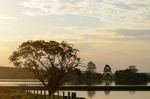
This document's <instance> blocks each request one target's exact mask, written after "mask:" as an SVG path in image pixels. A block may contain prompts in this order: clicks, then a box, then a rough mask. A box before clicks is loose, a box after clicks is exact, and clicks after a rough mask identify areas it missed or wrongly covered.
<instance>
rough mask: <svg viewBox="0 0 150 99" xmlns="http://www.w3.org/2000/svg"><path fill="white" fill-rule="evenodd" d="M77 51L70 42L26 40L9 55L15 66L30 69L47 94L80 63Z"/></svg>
mask: <svg viewBox="0 0 150 99" xmlns="http://www.w3.org/2000/svg"><path fill="white" fill-rule="evenodd" d="M78 54H79V51H78V50H77V49H76V48H73V45H72V44H69V43H67V42H64V41H63V42H60V43H59V42H56V41H48V42H47V41H43V40H37V41H32V40H31V41H27V42H24V43H22V44H21V45H20V46H19V47H18V49H17V51H14V52H13V53H12V55H11V56H10V57H9V59H10V61H11V62H12V63H13V64H14V65H15V66H17V67H20V68H27V69H29V70H31V71H32V72H33V73H34V75H35V77H36V78H37V79H39V81H41V82H42V84H43V85H44V86H45V88H46V89H47V90H48V92H49V95H51V94H52V93H54V92H55V91H56V90H57V89H58V88H59V87H60V86H61V85H62V84H63V83H64V82H65V81H67V79H66V78H67V75H69V74H70V73H72V72H73V71H74V70H75V69H76V67H78V66H79V65H80V58H79V55H78Z"/></svg>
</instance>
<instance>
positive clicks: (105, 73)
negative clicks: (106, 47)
mask: <svg viewBox="0 0 150 99" xmlns="http://www.w3.org/2000/svg"><path fill="white" fill-rule="evenodd" d="M111 73H112V71H111V67H110V66H109V65H108V64H106V65H105V67H104V75H106V76H107V75H110V74H111Z"/></svg>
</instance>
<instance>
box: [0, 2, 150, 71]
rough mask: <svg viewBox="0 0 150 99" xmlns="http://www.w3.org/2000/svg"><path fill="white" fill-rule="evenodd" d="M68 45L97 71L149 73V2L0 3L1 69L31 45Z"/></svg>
mask: <svg viewBox="0 0 150 99" xmlns="http://www.w3.org/2000/svg"><path fill="white" fill-rule="evenodd" d="M39 39H42V40H56V41H63V40H64V41H67V42H69V43H72V44H74V46H75V47H76V48H78V49H79V50H80V54H81V58H82V62H83V63H84V64H87V62H88V61H93V62H94V63H95V64H96V65H97V71H102V70H103V67H104V65H105V64H110V66H111V67H112V69H113V71H115V70H116V69H125V68H127V67H128V66H129V65H131V64H134V65H136V66H137V68H138V69H139V71H141V72H143V71H146V72H150V0H0V65H1V66H12V64H9V60H8V57H9V56H10V55H11V53H12V52H13V51H14V50H16V49H17V47H18V46H19V45H20V44H21V43H22V42H24V41H27V40H39Z"/></svg>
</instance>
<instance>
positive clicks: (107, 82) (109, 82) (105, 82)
mask: <svg viewBox="0 0 150 99" xmlns="http://www.w3.org/2000/svg"><path fill="white" fill-rule="evenodd" d="M111 83H112V80H110V79H105V80H104V84H105V85H106V86H109V85H111Z"/></svg>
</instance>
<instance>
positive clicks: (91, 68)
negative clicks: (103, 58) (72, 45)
mask: <svg viewBox="0 0 150 99" xmlns="http://www.w3.org/2000/svg"><path fill="white" fill-rule="evenodd" d="M95 70H96V65H95V64H94V63H93V62H92V61H90V62H88V64H87V71H88V72H95Z"/></svg>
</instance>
